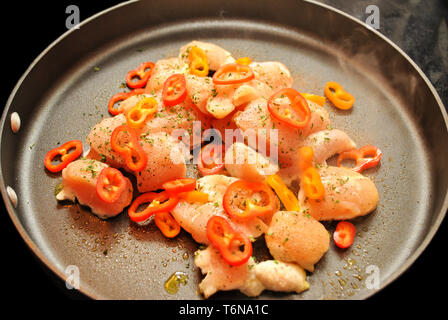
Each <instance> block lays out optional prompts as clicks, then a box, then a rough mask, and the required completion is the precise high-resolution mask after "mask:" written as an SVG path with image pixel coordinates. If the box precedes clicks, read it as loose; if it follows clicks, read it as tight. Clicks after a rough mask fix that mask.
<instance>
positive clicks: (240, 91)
mask: <svg viewBox="0 0 448 320" xmlns="http://www.w3.org/2000/svg"><path fill="white" fill-rule="evenodd" d="M271 94H272V90H271V89H270V88H269V87H268V86H267V85H266V84H264V83H263V82H261V81H258V80H252V81H249V82H245V83H243V84H234V85H215V86H214V90H213V91H212V94H211V96H210V97H209V99H208V101H207V105H206V109H207V112H208V113H209V114H211V115H212V116H213V117H214V118H216V119H223V118H225V117H227V116H228V115H229V114H231V113H232V112H233V111H234V110H235V109H236V108H238V107H241V106H244V105H245V104H247V103H249V102H251V101H253V100H256V99H258V98H260V97H269V96H270V95H271Z"/></svg>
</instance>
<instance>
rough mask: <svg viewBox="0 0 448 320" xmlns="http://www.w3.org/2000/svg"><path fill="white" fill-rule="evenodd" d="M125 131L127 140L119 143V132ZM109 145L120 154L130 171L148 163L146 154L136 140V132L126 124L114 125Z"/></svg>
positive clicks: (139, 168)
mask: <svg viewBox="0 0 448 320" xmlns="http://www.w3.org/2000/svg"><path fill="white" fill-rule="evenodd" d="M124 132H126V133H127V135H128V139H127V142H125V143H124V146H122V145H121V143H120V139H119V134H120V133H124ZM110 146H111V148H112V150H113V151H115V152H117V153H118V154H120V155H121V156H122V157H123V158H124V160H125V162H126V166H127V167H128V168H129V169H130V170H132V171H141V170H143V169H144V168H145V167H146V165H147V164H148V156H147V155H146V153H145V151H144V150H143V148H142V147H141V146H140V143H139V141H138V136H137V133H136V132H135V130H134V129H132V128H131V127H129V126H127V125H122V126H119V127H116V128H115V130H114V131H113V132H112V135H111V137H110Z"/></svg>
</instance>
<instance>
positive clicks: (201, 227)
mask: <svg viewBox="0 0 448 320" xmlns="http://www.w3.org/2000/svg"><path fill="white" fill-rule="evenodd" d="M236 180H237V179H235V178H232V177H227V176H224V175H210V176H205V177H202V178H200V179H198V180H197V181H196V185H197V190H199V191H202V192H205V193H207V194H208V202H207V203H188V202H186V201H183V200H180V201H179V203H178V204H177V206H176V207H175V208H174V209H173V210H172V212H171V213H172V215H173V217H174V219H176V221H177V222H178V223H179V224H180V225H181V227H182V228H183V229H184V230H185V231H187V232H188V233H190V234H191V235H192V237H193V239H194V240H195V241H196V242H199V243H203V244H209V243H210V242H209V240H208V238H207V222H208V220H209V219H210V218H211V217H213V216H220V217H223V218H224V219H226V220H227V221H228V222H229V223H230V225H231V226H232V227H233V228H234V229H235V230H237V231H239V232H241V233H242V234H244V235H245V236H246V237H248V238H250V239H252V238H253V239H255V238H257V237H259V236H261V235H262V234H263V233H264V232H266V230H267V228H268V227H267V225H266V224H265V222H263V220H261V219H259V218H258V217H255V218H251V219H246V220H236V219H231V218H230V217H229V216H228V214H227V213H226V212H225V210H224V208H223V206H222V198H223V196H224V193H225V191H226V189H227V187H228V186H229V185H230V184H231V183H232V182H234V181H236Z"/></svg>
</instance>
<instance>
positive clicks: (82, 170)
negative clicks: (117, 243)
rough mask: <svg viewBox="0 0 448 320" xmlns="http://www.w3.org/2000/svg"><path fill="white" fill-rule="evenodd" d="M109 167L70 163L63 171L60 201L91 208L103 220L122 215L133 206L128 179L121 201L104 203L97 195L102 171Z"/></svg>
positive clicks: (96, 162)
mask: <svg viewBox="0 0 448 320" xmlns="http://www.w3.org/2000/svg"><path fill="white" fill-rule="evenodd" d="M108 167H109V166H108V165H107V164H105V163H102V162H99V161H96V160H93V159H84V160H76V161H74V162H72V163H70V164H69V165H68V166H67V167H66V168H65V169H64V170H62V186H63V188H62V191H61V192H59V193H58V194H57V196H56V198H57V199H58V200H71V201H75V198H76V199H78V202H79V203H80V204H82V205H85V206H88V207H90V209H92V212H93V213H94V214H96V215H97V216H98V217H100V218H102V219H107V218H111V217H114V216H116V215H117V214H119V213H121V212H122V211H123V209H124V208H125V207H127V206H128V205H130V204H131V201H132V193H133V188H132V184H131V182H130V181H129V179H128V178H126V177H125V178H124V179H125V180H126V188H125V189H124V191H123V192H122V194H121V195H120V197H119V199H118V200H117V201H115V202H113V203H108V202H105V201H103V200H102V199H101V198H100V197H99V196H98V195H97V193H96V183H97V181H98V176H99V175H100V173H101V171H102V170H103V169H105V168H108Z"/></svg>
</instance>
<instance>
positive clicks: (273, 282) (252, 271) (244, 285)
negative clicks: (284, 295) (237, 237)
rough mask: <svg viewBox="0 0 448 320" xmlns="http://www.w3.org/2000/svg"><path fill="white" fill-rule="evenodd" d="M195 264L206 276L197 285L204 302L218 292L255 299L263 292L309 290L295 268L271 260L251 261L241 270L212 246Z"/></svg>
mask: <svg viewBox="0 0 448 320" xmlns="http://www.w3.org/2000/svg"><path fill="white" fill-rule="evenodd" d="M194 262H195V264H196V266H197V267H198V268H200V269H201V272H202V274H206V276H205V278H204V279H203V280H202V281H201V283H200V284H199V291H200V292H201V293H202V294H203V295H204V297H205V298H206V299H207V298H209V297H210V296H211V295H213V294H214V293H216V292H217V291H228V290H240V291H241V292H242V293H244V294H245V295H247V296H249V297H255V296H258V295H260V293H261V292H263V290H272V291H282V292H297V293H300V292H302V291H304V290H307V289H308V288H309V286H310V285H309V283H308V282H307V281H306V272H305V270H303V269H302V268H301V267H299V266H298V265H295V264H292V263H284V262H281V261H273V260H268V261H263V262H261V263H255V261H254V259H253V258H252V257H251V258H249V260H248V261H247V262H246V263H245V264H243V265H241V266H237V267H235V266H230V265H229V264H228V263H227V262H226V261H225V260H224V259H223V258H222V257H221V254H220V253H219V251H218V250H216V249H215V248H214V247H213V246H209V247H208V248H207V249H205V250H198V251H196V253H195V259H194Z"/></svg>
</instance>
